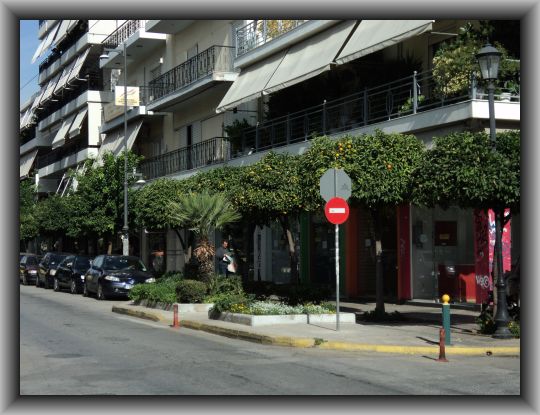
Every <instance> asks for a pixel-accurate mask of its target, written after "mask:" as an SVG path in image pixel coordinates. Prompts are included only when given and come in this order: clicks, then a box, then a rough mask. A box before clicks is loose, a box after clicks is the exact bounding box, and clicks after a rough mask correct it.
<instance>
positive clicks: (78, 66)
mask: <svg viewBox="0 0 540 415" xmlns="http://www.w3.org/2000/svg"><path fill="white" fill-rule="evenodd" d="M88 52H90V49H86V50H85V51H84V52H83V53H81V54H80V55H79V57H78V58H77V61H76V62H75V64H74V65H73V69H72V70H71V72H70V74H69V76H68V79H67V82H70V81H71V80H72V79H75V78H77V77H78V76H79V72H81V68H82V66H83V64H84V61H85V60H86V57H87V56H88Z"/></svg>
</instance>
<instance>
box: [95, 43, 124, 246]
mask: <svg viewBox="0 0 540 415" xmlns="http://www.w3.org/2000/svg"><path fill="white" fill-rule="evenodd" d="M122 45H123V47H122V55H123V56H124V70H123V72H124V150H125V151H124V226H123V228H122V255H129V226H128V144H127V54H126V42H123V44H122ZM113 52H116V53H120V52H118V51H116V50H114V51H113ZM108 57H109V55H107V54H105V53H104V54H103V55H101V56H100V57H99V58H100V59H107V58H108Z"/></svg>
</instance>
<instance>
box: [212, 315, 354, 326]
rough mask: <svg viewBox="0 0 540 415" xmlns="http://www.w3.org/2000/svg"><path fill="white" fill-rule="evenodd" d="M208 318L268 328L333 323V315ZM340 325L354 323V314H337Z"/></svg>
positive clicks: (226, 316) (213, 316)
mask: <svg viewBox="0 0 540 415" xmlns="http://www.w3.org/2000/svg"><path fill="white" fill-rule="evenodd" d="M209 315H210V318H212V319H214V320H222V321H228V322H230V323H238V324H244V325H246V326H270V325H274V324H314V323H335V322H336V315H335V314H309V315H307V314H289V315H273V316H254V315H250V314H237V313H228V312H224V313H219V314H217V313H211V314H209ZM339 322H340V323H355V322H356V317H355V315H354V313H339Z"/></svg>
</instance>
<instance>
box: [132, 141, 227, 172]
mask: <svg viewBox="0 0 540 415" xmlns="http://www.w3.org/2000/svg"><path fill="white" fill-rule="evenodd" d="M226 154H228V142H227V141H226V140H224V138H223V137H214V138H211V139H210V140H206V141H203V142H201V143H197V144H193V145H192V146H189V147H184V148H181V149H178V150H174V151H171V152H169V153H166V154H163V155H160V156H156V157H152V158H149V159H147V160H144V161H143V162H142V163H141V165H140V167H139V168H140V170H141V173H142V174H143V177H144V178H145V179H155V178H157V177H162V176H166V175H169V174H172V173H176V172H179V171H185V170H191V169H195V168H198V167H203V166H208V165H210V164H215V163H222V162H223V161H225V155H226Z"/></svg>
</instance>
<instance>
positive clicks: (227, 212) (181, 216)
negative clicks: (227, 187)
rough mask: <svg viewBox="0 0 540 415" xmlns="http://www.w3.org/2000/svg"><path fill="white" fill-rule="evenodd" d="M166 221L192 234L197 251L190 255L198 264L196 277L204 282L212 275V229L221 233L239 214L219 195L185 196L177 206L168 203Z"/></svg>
mask: <svg viewBox="0 0 540 415" xmlns="http://www.w3.org/2000/svg"><path fill="white" fill-rule="evenodd" d="M169 211H170V218H169V219H170V220H172V221H174V222H176V223H182V224H183V225H184V226H185V227H187V228H188V229H189V230H191V231H193V232H194V233H195V236H196V237H197V247H196V248H195V249H194V250H193V255H194V257H195V259H196V260H197V262H198V263H199V277H200V278H201V279H203V280H205V279H207V278H208V276H209V275H210V274H212V272H213V271H214V254H215V247H214V244H213V243H212V242H211V241H210V232H211V231H212V229H219V230H222V229H223V228H224V227H225V226H226V225H228V224H230V223H233V222H236V221H238V220H239V219H240V217H241V216H240V214H239V213H238V212H237V211H236V210H235V208H234V207H233V206H232V204H231V203H230V202H229V201H228V200H227V199H226V198H225V196H224V195H223V194H222V193H214V194H210V193H208V192H202V193H189V194H187V195H183V196H182V197H180V199H179V201H178V202H169Z"/></svg>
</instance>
